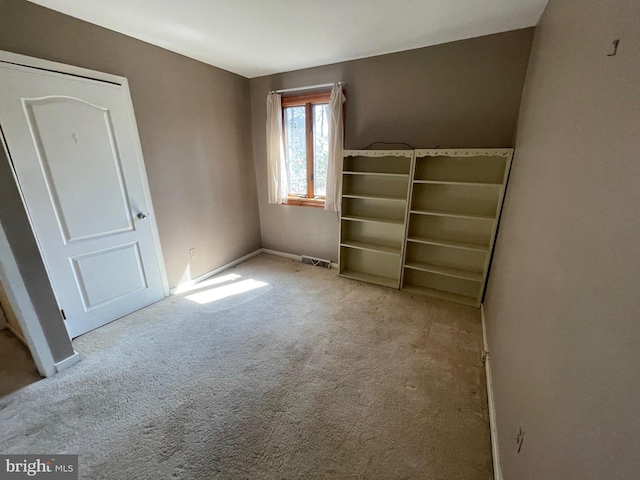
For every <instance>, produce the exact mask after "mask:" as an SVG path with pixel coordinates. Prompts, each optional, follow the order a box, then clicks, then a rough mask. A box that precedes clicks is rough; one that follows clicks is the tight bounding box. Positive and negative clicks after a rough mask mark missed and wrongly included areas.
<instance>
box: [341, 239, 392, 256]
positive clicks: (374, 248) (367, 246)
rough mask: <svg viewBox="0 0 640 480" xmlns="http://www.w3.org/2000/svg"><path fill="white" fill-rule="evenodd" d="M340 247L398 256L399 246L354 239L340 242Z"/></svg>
mask: <svg viewBox="0 0 640 480" xmlns="http://www.w3.org/2000/svg"><path fill="white" fill-rule="evenodd" d="M340 246H341V247H349V248H358V249H360V250H368V251H371V252H378V253H386V254H388V255H396V256H398V257H399V256H400V248H394V247H387V246H385V245H377V244H375V243H366V242H358V241H356V240H345V241H344V242H342V243H341V244H340Z"/></svg>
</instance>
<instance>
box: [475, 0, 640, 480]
mask: <svg viewBox="0 0 640 480" xmlns="http://www.w3.org/2000/svg"><path fill="white" fill-rule="evenodd" d="M615 39H620V48H619V50H618V54H617V55H616V56H615V57H609V56H607V54H609V53H610V52H611V51H612V41H613V40H615ZM639 81H640V2H638V1H637V0H616V1H615V2H603V1H599V0H551V1H550V4H549V6H548V8H547V11H546V13H545V14H544V16H543V19H542V21H541V23H540V25H539V27H538V28H537V29H536V37H535V41H534V46H533V50H532V53H531V63H530V67H529V72H528V76H527V81H526V87H525V91H524V95H523V101H522V108H521V113H520V119H519V126H518V138H517V144H516V157H515V159H514V162H513V168H512V171H511V179H510V184H509V188H508V192H507V197H506V203H505V207H504V211H503V215H502V224H501V227H500V233H499V236H498V240H497V245H496V252H495V257H494V261H493V267H492V273H491V277H490V280H489V287H488V292H487V296H486V298H485V307H486V316H487V323H488V324H487V327H488V337H489V350H490V358H491V365H492V370H493V381H494V390H495V397H496V410H497V427H498V436H499V441H500V442H499V443H500V453H501V456H502V466H503V472H504V478H505V480H534V479H536V480H539V479H544V480H547V479H549V480H551V479H563V480H570V479H576V480H590V479H593V480H602V479H611V480H614V479H615V480H622V479H632V478H638V476H639V472H640V455H639V453H638V452H640V410H639V409H640V400H639V399H640V212H639V207H640V160H639V156H640V153H639V152H640V87H639ZM520 422H522V423H523V424H524V428H525V438H524V443H523V446H522V450H521V452H520V454H517V451H516V443H515V435H516V429H517V428H518V426H519V425H520Z"/></svg>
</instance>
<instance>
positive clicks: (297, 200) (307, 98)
mask: <svg viewBox="0 0 640 480" xmlns="http://www.w3.org/2000/svg"><path fill="white" fill-rule="evenodd" d="M330 98H331V91H327V92H315V93H306V94H302V95H290V96H286V97H282V99H281V106H282V134H283V138H282V141H283V143H284V139H285V137H286V131H285V120H284V119H285V109H286V108H289V107H302V106H304V107H305V138H306V146H307V154H306V157H307V196H306V197H299V196H297V195H294V194H292V193H289V192H287V200H286V201H285V202H283V205H295V206H301V207H317V208H324V205H325V196H323V195H320V196H318V197H316V196H315V191H314V188H315V179H314V178H313V174H314V172H315V168H314V167H315V164H314V160H315V159H314V158H313V135H314V132H313V120H314V119H313V106H314V105H328V104H329V100H330Z"/></svg>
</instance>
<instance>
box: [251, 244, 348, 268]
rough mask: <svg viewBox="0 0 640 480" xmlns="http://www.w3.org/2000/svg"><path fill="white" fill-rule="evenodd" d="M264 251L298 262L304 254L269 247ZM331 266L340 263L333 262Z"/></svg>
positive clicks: (336, 265)
mask: <svg viewBox="0 0 640 480" xmlns="http://www.w3.org/2000/svg"><path fill="white" fill-rule="evenodd" d="M262 253H268V254H269V255H277V256H278V257H284V258H290V259H291V260H297V261H298V262H301V261H302V255H294V254H293V253H285V252H279V251H278V250H270V249H268V248H263V249H262ZM331 268H338V264H337V263H333V262H331Z"/></svg>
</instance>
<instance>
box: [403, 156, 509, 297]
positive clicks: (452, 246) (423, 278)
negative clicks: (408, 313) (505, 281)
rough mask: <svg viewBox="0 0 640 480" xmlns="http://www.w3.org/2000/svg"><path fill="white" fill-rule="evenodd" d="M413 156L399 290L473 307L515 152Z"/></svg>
mask: <svg viewBox="0 0 640 480" xmlns="http://www.w3.org/2000/svg"><path fill="white" fill-rule="evenodd" d="M415 153H416V158H415V162H414V169H413V172H412V173H413V175H412V179H411V181H412V188H411V190H410V205H411V209H410V214H409V221H408V224H407V232H406V248H405V249H404V251H403V266H404V268H403V272H402V275H401V277H402V278H401V284H402V288H403V289H404V290H407V291H410V292H413V293H420V294H424V295H429V296H432V297H437V298H440V299H444V300H448V301H453V302H457V303H463V304H466V305H472V306H476V307H477V306H479V305H480V302H481V301H482V295H483V293H484V287H485V283H486V278H487V271H488V268H489V262H490V260H491V252H492V251H493V243H494V240H495V235H496V229H497V225H498V219H499V217H500V211H501V209H502V200H503V197H504V189H505V186H506V182H507V178H508V175H509V168H510V166H511V158H512V155H513V150H512V149H483V150H476V149H465V150H459V149H456V150H439V149H437V150H426V149H425V150H416V151H415Z"/></svg>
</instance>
